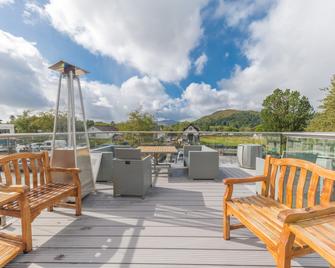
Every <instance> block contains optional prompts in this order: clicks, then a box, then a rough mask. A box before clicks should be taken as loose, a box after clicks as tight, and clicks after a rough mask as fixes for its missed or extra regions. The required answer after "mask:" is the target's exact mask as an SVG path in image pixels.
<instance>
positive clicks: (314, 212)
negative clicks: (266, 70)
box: [223, 156, 335, 267]
mask: <svg viewBox="0 0 335 268" xmlns="http://www.w3.org/2000/svg"><path fill="white" fill-rule="evenodd" d="M334 180H335V171H331V170H327V169H325V168H322V167H319V166H317V165H316V164H313V163H311V162H307V161H304V160H299V159H290V158H286V159H285V158H284V159H276V158H271V157H270V156H267V157H266V159H265V166H264V175H263V176H256V177H248V178H242V179H240V178H238V179H235V178H232V179H226V180H224V184H225V185H226V192H225V196H224V200H223V237H224V239H226V240H228V239H230V230H232V229H237V228H243V227H246V228H248V229H249V230H250V231H251V232H253V233H254V234H255V235H256V236H257V237H258V238H259V239H261V240H262V241H263V242H264V243H265V245H266V247H267V249H268V250H269V251H270V252H271V254H272V255H273V257H274V259H275V261H276V262H277V264H278V267H290V266H289V265H290V264H289V263H290V261H291V259H292V258H294V257H299V256H303V255H305V254H309V253H311V252H313V250H312V249H311V248H310V247H309V246H308V245H307V244H306V243H305V242H304V241H303V240H302V239H300V238H299V237H296V239H292V236H290V235H288V234H289V232H288V226H287V225H288V223H289V222H292V221H294V220H303V219H308V218H310V217H321V216H322V215H328V214H331V213H334V212H335V204H333V203H332V202H331V197H332V194H333V184H334ZM255 182H261V183H262V190H261V194H257V195H253V196H248V197H240V198H232V194H233V188H234V185H236V184H241V183H255ZM320 182H322V185H323V186H322V187H320ZM319 188H322V189H319ZM231 216H234V217H235V218H237V219H238V220H239V221H240V223H241V224H235V225H231V224H230V217H231ZM285 251H286V252H289V254H286V256H287V258H286V260H282V259H280V258H279V257H280V256H282V255H283V254H284V253H285Z"/></svg>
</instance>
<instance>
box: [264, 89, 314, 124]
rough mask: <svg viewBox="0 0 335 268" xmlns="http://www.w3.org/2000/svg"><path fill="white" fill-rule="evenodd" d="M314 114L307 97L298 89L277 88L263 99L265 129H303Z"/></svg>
mask: <svg viewBox="0 0 335 268" xmlns="http://www.w3.org/2000/svg"><path fill="white" fill-rule="evenodd" d="M313 115H314V110H313V107H312V106H311V104H310V103H309V100H308V98H307V97H305V96H302V95H300V93H299V92H298V91H296V90H290V89H286V90H285V91H283V90H281V89H279V88H277V89H275V90H274V91H273V93H272V94H271V95H270V96H267V97H266V98H265V100H264V101H263V109H262V111H261V119H262V128H263V129H264V130H265V131H302V130H304V129H305V128H306V126H307V124H308V122H309V120H311V119H312V117H313Z"/></svg>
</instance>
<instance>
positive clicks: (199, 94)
mask: <svg viewBox="0 0 335 268" xmlns="http://www.w3.org/2000/svg"><path fill="white" fill-rule="evenodd" d="M134 5H135V6H134ZM302 8H303V9H304V11H305V12H304V14H301V12H300V10H302ZM334 8H335V6H334V1H331V0H329V1H323V2H322V5H320V4H318V1H316V0H310V1H307V2H306V1H303V0H297V1H294V3H292V2H290V1H288V0H278V1H277V0H256V1H252V0H239V1H233V0H231V1H229V0H208V1H206V0H194V1H183V2H180V1H178V0H171V1H166V0H160V1H155V0H139V1H136V2H132V1H130V0H123V1H102V0H97V1H94V3H93V2H92V1H88V0H82V1H79V0H73V1H71V2H70V3H69V2H68V1H66V0H58V1H55V0H50V1H46V0H44V1H34V0H27V1H24V0H21V1H18V0H16V1H15V0H0V31H1V34H0V45H1V46H2V49H1V46H0V59H1V57H2V59H3V60H2V63H1V62H0V71H1V70H2V73H3V75H2V76H0V80H1V79H2V80H1V82H2V83H1V85H0V97H3V98H2V101H1V100H0V112H2V114H3V116H4V117H5V118H6V117H8V116H9V115H10V114H17V113H20V112H22V111H23V110H24V109H30V110H33V111H36V112H37V111H43V110H48V109H51V108H52V107H53V105H54V98H55V93H54V91H55V90H56V88H55V87H56V79H55V76H54V75H53V74H52V73H50V72H49V71H48V70H47V68H46V67H47V66H48V65H50V64H52V63H54V62H56V61H58V60H60V59H64V60H67V61H69V62H71V63H74V64H77V65H78V66H80V67H83V68H85V69H87V70H89V71H90V74H88V75H87V76H86V77H85V78H84V80H83V87H84V91H85V92H84V93H85V94H84V95H85V104H86V106H87V110H88V116H89V117H90V118H93V119H100V120H105V121H111V120H114V121H120V120H124V119H125V118H127V114H128V113H129V112H130V111H132V110H134V109H140V110H143V111H146V112H150V113H153V114H154V115H155V116H156V117H157V118H162V119H163V118H165V119H175V120H184V119H195V118H198V117H199V116H202V115H206V114H208V113H211V112H214V111H216V110H218V109H227V108H236V109H253V110H259V109H260V108H261V103H262V100H263V99H264V97H265V96H266V95H269V94H270V93H271V92H272V90H273V89H275V88H277V87H280V88H292V89H297V90H299V91H300V92H301V93H302V94H304V95H307V96H308V97H309V98H310V100H311V102H312V104H313V105H314V106H315V107H316V108H317V106H318V104H319V100H320V99H321V97H322V95H321V94H320V92H319V88H322V87H325V86H327V85H328V84H329V80H330V78H331V76H332V75H333V74H334V68H333V67H332V66H334V64H333V63H335V58H334V56H333V55H332V54H333V53H332V47H333V46H334V44H335V40H334V38H333V37H331V36H329V34H328V33H329V32H330V31H331V25H332V24H333V23H334V18H333V16H332V15H331V12H330V10H334ZM84 18H85V19H84ZM319 38H320V39H319ZM316 39H319V40H325V42H327V44H325V43H324V42H316V41H315V40H316ZM11 44H12V45H11ZM13 47H15V49H13ZM36 59H38V60H36ZM5 62H7V67H6V65H5V64H4V63H5ZM8 66H10V68H9V67H8ZM23 67H24V68H23ZM315 70H317V72H316V71H315ZM20 77H22V79H23V77H31V81H21V80H20V79H21V78H20ZM28 80H30V79H28ZM23 84H26V86H25V87H26V89H25V90H26V91H27V92H29V94H30V95H31V96H33V97H32V99H33V100H40V102H39V103H40V105H36V103H35V101H30V100H27V101H25V100H24V99H22V100H21V99H20V98H21V96H16V95H15V94H14V93H11V94H8V89H7V85H10V86H11V87H13V90H14V89H15V91H17V92H22V90H23V89H22V85H23ZM53 87H54V89H53Z"/></svg>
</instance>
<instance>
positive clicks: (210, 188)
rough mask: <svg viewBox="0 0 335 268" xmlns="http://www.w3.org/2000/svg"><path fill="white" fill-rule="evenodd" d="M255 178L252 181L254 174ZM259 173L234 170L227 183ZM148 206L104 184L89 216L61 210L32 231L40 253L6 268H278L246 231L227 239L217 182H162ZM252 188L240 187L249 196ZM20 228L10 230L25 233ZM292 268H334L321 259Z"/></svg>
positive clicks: (180, 178)
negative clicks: (118, 194) (234, 178)
mask: <svg viewBox="0 0 335 268" xmlns="http://www.w3.org/2000/svg"><path fill="white" fill-rule="evenodd" d="M249 173H250V174H249ZM252 174H253V173H251V172H249V171H246V170H242V169H239V168H237V167H236V166H234V165H232V164H228V165H226V166H224V167H222V168H221V175H222V178H226V177H243V176H248V175H252ZM154 181H155V185H154V187H153V188H152V189H151V191H150V193H149V194H148V195H147V196H146V198H145V199H144V200H142V199H139V198H131V197H118V198H114V197H113V195H112V185H111V184H106V183H105V184H103V183H102V184H98V185H97V189H98V190H97V192H96V193H93V194H91V195H89V196H88V197H87V198H85V199H84V202H83V215H82V216H81V217H75V216H74V215H73V211H72V210H68V209H61V208H56V209H55V212H53V213H52V212H47V211H45V212H43V213H42V214H41V215H40V216H39V217H37V219H36V220H35V221H34V223H33V245H34V250H33V251H32V252H31V253H29V254H24V255H20V256H18V257H17V258H16V259H15V260H14V261H13V262H12V263H11V264H10V265H9V266H8V267H17V268H23V267H56V268H57V267H68V268H70V267H71V268H77V267H82V268H87V267H102V268H104V267H109V268H114V267H128V268H143V267H149V268H151V267H158V268H160V267H178V268H186V267H187V268H189V267H204V268H206V267H211V268H213V267H236V268H241V267H276V265H275V263H274V261H273V259H272V257H271V255H270V253H268V251H267V250H266V248H265V247H264V245H263V244H262V243H261V242H260V241H259V240H258V239H257V238H256V237H255V236H254V235H253V234H251V233H250V232H249V231H248V230H247V229H239V230H236V231H232V235H231V240H230V241H225V240H223V239H222V228H221V222H222V219H221V218H222V210H221V203H222V196H223V193H224V186H223V184H222V182H221V181H220V180H219V181H191V180H189V179H187V177H186V175H185V170H184V169H182V168H176V169H175V170H172V175H171V176H167V175H159V176H157V178H155V180H154ZM254 188H255V187H254V185H248V186H242V185H239V186H238V187H236V189H235V190H236V195H238V196H247V195H251V194H253V193H252V191H251V190H252V189H254ZM19 228H20V226H19V224H18V222H17V221H16V222H15V223H14V224H13V225H12V226H11V227H10V229H11V230H12V231H16V232H19V231H20V230H19ZM292 267H328V266H327V264H326V263H325V262H324V261H323V260H322V259H321V258H320V257H318V256H317V255H316V254H312V255H309V256H306V257H304V258H299V259H297V260H295V261H293V263H292Z"/></svg>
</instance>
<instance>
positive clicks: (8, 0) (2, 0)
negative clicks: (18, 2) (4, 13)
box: [0, 0, 14, 7]
mask: <svg viewBox="0 0 335 268" xmlns="http://www.w3.org/2000/svg"><path fill="white" fill-rule="evenodd" d="M10 4H14V0H0V7H3V6H5V5H10Z"/></svg>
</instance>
